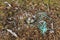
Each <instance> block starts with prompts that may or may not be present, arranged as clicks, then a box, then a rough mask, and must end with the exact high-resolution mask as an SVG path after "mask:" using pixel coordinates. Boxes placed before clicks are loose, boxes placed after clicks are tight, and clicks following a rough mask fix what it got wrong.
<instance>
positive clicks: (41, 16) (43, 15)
mask: <svg viewBox="0 0 60 40" xmlns="http://www.w3.org/2000/svg"><path fill="white" fill-rule="evenodd" d="M38 14H39V15H40V16H39V18H40V19H42V18H43V17H47V13H46V12H40V13H38Z"/></svg>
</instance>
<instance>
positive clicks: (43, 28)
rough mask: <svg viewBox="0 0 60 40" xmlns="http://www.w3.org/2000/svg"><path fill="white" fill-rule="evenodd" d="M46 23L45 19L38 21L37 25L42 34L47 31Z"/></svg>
mask: <svg viewBox="0 0 60 40" xmlns="http://www.w3.org/2000/svg"><path fill="white" fill-rule="evenodd" d="M46 26H47V24H46V22H45V21H40V24H39V25H38V28H39V29H40V30H41V33H42V34H45V32H46V31H47V27H46Z"/></svg>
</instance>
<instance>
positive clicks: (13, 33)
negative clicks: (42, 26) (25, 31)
mask: <svg viewBox="0 0 60 40" xmlns="http://www.w3.org/2000/svg"><path fill="white" fill-rule="evenodd" d="M7 31H8V32H10V33H11V34H12V35H13V36H15V37H18V36H17V34H16V33H15V32H12V30H10V29H7Z"/></svg>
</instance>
